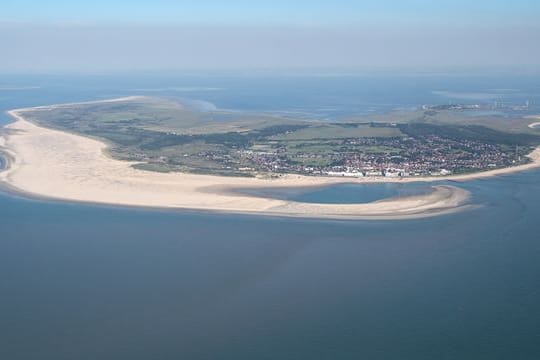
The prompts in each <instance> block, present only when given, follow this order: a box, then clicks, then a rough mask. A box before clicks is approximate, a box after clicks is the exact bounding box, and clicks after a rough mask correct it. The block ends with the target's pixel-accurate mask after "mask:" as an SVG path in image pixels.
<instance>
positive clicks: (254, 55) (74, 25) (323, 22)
mask: <svg viewBox="0 0 540 360" xmlns="http://www.w3.org/2000/svg"><path fill="white" fill-rule="evenodd" d="M538 19H540V0H489V1H488V0H452V1H449V0H369V1H362V0H334V1H319V0H310V1H308V0H273V1H261V0H250V1H247V0H229V1H226V0H221V1H218V0H190V1H182V0H152V1H143V0H129V1H128V0H116V1H114V0H92V1H90V0H85V1H76V0H69V1H68V0H0V47H1V48H3V49H12V50H14V51H11V52H9V56H2V57H0V72H2V71H3V72H6V71H7V72H10V71H11V72H25V71H40V72H47V71H55V72H58V71H78V72H88V71H115V70H120V69H122V70H162V69H178V70H182V69H193V68H202V69H222V68H224V69H232V68H234V69H251V68H253V69H256V68H290V67H294V68H332V69H353V68H375V67H385V68H388V67H415V68H422V67H431V68H433V67H441V68H444V67H460V66H467V67H469V66H472V67H486V66H490V67H493V66H495V67H497V66H501V67H502V66H505V67H506V66H513V67H519V66H533V67H540V25H539V21H538Z"/></svg>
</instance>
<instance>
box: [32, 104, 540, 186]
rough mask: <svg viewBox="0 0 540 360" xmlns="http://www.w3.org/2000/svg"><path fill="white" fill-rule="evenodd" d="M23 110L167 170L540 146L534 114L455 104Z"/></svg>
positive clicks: (305, 164)
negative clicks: (346, 115) (474, 111)
mask: <svg viewBox="0 0 540 360" xmlns="http://www.w3.org/2000/svg"><path fill="white" fill-rule="evenodd" d="M24 116H25V117H26V118H27V119H28V120H30V121H32V122H34V123H36V124H38V125H42V126H45V127H50V128H54V129H59V130H63V131H68V132H72V133H76V134H82V135H85V136H88V137H92V138H97V139H99V140H103V141H105V142H107V143H108V145H109V148H108V151H109V153H110V155H111V156H112V157H114V158H117V159H122V160H130V161H135V162H138V164H136V165H134V166H135V167H138V168H142V169H146V170H151V171H159V172H171V171H182V172H194V173H211V174H220V175H235V176H253V175H255V174H258V173H268V172H296V173H305V172H306V171H307V172H309V173H314V174H316V173H321V171H322V169H329V168H333V167H340V166H341V167H343V166H346V165H347V164H351V163H354V161H356V162H357V163H362V161H363V162H364V163H365V162H366V161H371V162H372V163H373V164H382V163H388V162H389V159H390V160H392V159H397V158H402V159H403V158H404V157H409V158H415V156H416V155H415V154H414V151H411V150H412V149H410V148H408V147H410V146H412V145H414V146H415V147H418V148H422V149H423V151H424V153H423V154H424V155H425V156H427V157H429V153H430V151H431V148H433V147H436V148H445V147H447V150H444V151H446V152H447V153H448V154H450V155H452V156H454V157H455V158H456V159H458V160H459V159H468V158H470V157H474V156H475V152H479V151H483V152H484V153H483V156H484V157H485V155H486V153H487V152H490V153H488V155H493V154H497V156H498V158H497V159H499V158H500V163H497V166H498V167H500V166H505V164H508V163H509V162H512V161H515V160H513V159H514V157H515V153H516V147H519V149H518V150H517V151H518V152H519V154H518V155H520V156H521V155H524V154H525V153H526V152H527V151H529V150H530V149H531V148H532V147H533V146H536V145H538V144H540V130H538V129H531V128H528V124H529V123H530V122H531V121H532V120H531V119H525V118H520V117H515V118H508V117H478V116H466V115H464V114H460V113H457V112H451V111H440V112H437V111H417V112H395V113H391V114H385V115H374V116H369V117H361V118H360V117H357V118H350V119H346V120H344V121H340V122H323V121H316V120H313V121H306V120H298V119H291V118H284V117H279V116H274V115H271V114H255V113H243V112H231V111H200V110H197V109H194V108H191V107H190V106H189V105H186V104H184V103H182V102H180V101H177V100H175V99H169V98H151V97H140V98H137V99H135V100H130V101H122V102H110V103H107V102H101V103H87V104H72V105H65V106H52V107H43V108H34V109H32V110H29V111H26V112H25V113H24ZM410 139H413V140H414V141H413V142H411V140H410ZM411 144H412V145H411ZM445 149H446V148H445ZM456 149H458V150H456ZM478 149H483V150H478ZM457 152H460V153H457ZM499 153H500V154H499ZM501 154H502V155H501ZM437 156H441V155H440V152H438V153H437ZM492 157H493V156H492ZM488 160H493V159H492V158H489V159H488ZM392 161H394V160H392ZM460 161H461V160H460ZM486 161H487V160H485V161H484V162H486ZM400 162H403V161H402V160H400ZM398 164H399V162H398ZM486 164H487V163H486ZM359 166H360V165H359ZM479 166H480V165H479ZM465 168H466V166H465ZM471 169H472V170H474V168H471Z"/></svg>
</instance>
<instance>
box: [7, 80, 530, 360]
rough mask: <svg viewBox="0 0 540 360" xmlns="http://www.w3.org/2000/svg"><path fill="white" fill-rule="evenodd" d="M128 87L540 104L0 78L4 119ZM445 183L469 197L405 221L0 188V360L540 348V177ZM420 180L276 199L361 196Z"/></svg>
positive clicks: (452, 96) (467, 88)
mask: <svg viewBox="0 0 540 360" xmlns="http://www.w3.org/2000/svg"><path fill="white" fill-rule="evenodd" d="M126 95H157V96H175V97H181V98H183V99H189V100H192V101H194V102H195V103H197V104H198V105H199V106H203V105H204V106H206V107H208V108H214V107H215V108H221V109H231V110H236V111H265V112H273V113H282V114H289V115H290V114H296V115H297V116H302V117H306V118H310V117H313V118H318V119H341V118H345V117H347V116H351V115H355V114H368V113H374V112H375V113H384V112H389V111H392V110H396V109H403V110H407V109H414V108H416V107H418V106H419V105H422V104H425V103H434V104H438V103H448V102H454V103H456V102H473V103H474V102H478V101H487V102H491V101H498V102H507V103H516V104H517V103H524V102H525V101H529V103H530V106H529V110H528V113H530V114H535V113H536V114H538V113H540V76H535V75H511V74H502V73H499V74H482V75H471V74H461V75H460V74H455V73H454V74H389V73H385V74H364V75H362V74H358V75H355V76H352V75H348V76H327V75H325V76H322V75H318V76H317V75H311V76H308V75H302V76H291V75H288V76H278V75H233V74H226V75H218V74H213V75H200V74H199V75H194V74H191V75H178V74H177V75H174V74H173V75H170V74H168V75H163V74H130V75H101V76H75V75H69V76H67V75H62V76H60V75H47V76H45V75H31V76H30V75H25V76H22V75H18V76H15V75H9V76H8V75H3V76H0V110H1V111H2V112H3V111H5V110H8V109H12V108H17V107H26V106H37V105H47V104H53V103H61V102H73V101H84V100H98V99H104V98H111V97H117V96H126ZM0 121H2V122H3V123H7V122H8V121H9V119H8V117H7V115H5V114H2V118H1V120H0ZM454 185H457V186H460V187H463V188H465V189H467V190H469V191H471V193H472V203H474V204H475V205H477V207H476V208H475V209H473V210H470V211H467V212H462V213H457V214H451V215H445V216H440V217H433V218H428V219H417V220H400V221H336V220H311V219H310V220H303V219H291V218H279V217H261V216H248V215H227V214H212V213H205V212H194V211H164V210H163V211H161V210H143V209H136V208H122V207H111V206H95V205H82V204H75V203H67V202H56V201H45V200H37V199H29V198H25V197H22V196H20V195H16V194H11V193H8V192H0V359H6V360H23V359H24V360H30V359H32V360H33V359H39V360H64V359H65V360H68V359H69V360H86V359H88V360H90V359H92V360H95V359H115V360H119V359H129V360H137V359H160V360H161V359H163V360H168V359H175V360H176V359H182V360H185V359H234V360H240V359H250V360H251V359H269V360H270V359H272V360H273V359H280V360H281V359H291V360H293V359H294V360H297V359H310V360H311V359H413V360H418V359H426V360H428V359H429V360H432V359H460V360H463V359H474V360H483V359H486V360H487V359H489V360H493V359H538V358H540V325H539V324H540V235H539V234H540V221H539V216H540V171H531V172H526V173H522V174H513V175H508V176H504V177H497V178H491V179H483V180H475V181H471V182H466V183H457V184H454ZM426 186H427V185H426V184H412V185H410V186H403V185H384V184H381V185H369V186H352V185H345V186H336V187H331V188H326V189H313V190H311V191H307V192H304V193H295V194H286V196H290V197H295V198H297V199H299V200H302V201H322V202H365V201H373V200H377V199H379V198H382V197H386V196H396V195H397V196H399V195H403V194H410V193H414V192H416V191H424V190H425V188H426ZM281 195H283V194H281Z"/></svg>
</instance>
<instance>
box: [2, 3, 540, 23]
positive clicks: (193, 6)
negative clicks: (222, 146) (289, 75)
mask: <svg viewBox="0 0 540 360" xmlns="http://www.w3.org/2000/svg"><path fill="white" fill-rule="evenodd" d="M1 3H2V5H0V9H1V10H2V11H0V19H1V20H3V21H15V22H24V21H42V22H70V23H73V22H85V23H102V22H111V21H120V22H123V23H126V22H127V23H129V22H133V23H156V22H160V23H163V22H167V23H184V24H185V23H190V24H193V23H199V24H208V23H212V24H216V23H220V24H235V25H238V24H260V23H261V22H262V23H292V24H294V23H299V24H312V25H321V24H325V25H328V24H343V23H345V24H358V23H363V22H370V23H372V22H381V21H382V22H391V21H400V22H430V21H444V22H448V23H461V22H469V23H470V22H480V23H481V24H483V25H490V24H491V25H495V24H496V23H498V24H500V22H501V21H502V22H503V23H515V22H524V21H527V22H532V21H535V20H536V19H537V16H538V14H539V12H540V1H538V0H451V1H450V0H377V1H375V0H368V1H365V0H364V1H362V0H334V1H321V0H273V1H261V0H198V1H194V0H189V1H185V0H184V1H183V0H152V1H149V0H92V1H89V0H85V1H77V0H46V1H44V0H2V2H1Z"/></svg>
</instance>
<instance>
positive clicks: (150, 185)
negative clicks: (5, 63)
mask: <svg viewBox="0 0 540 360" xmlns="http://www.w3.org/2000/svg"><path fill="white" fill-rule="evenodd" d="M122 100H124V99H122ZM57 106H61V105H57ZM42 108H43V107H42ZM24 111H25V109H19V110H12V111H10V112H9V114H10V115H11V116H13V117H14V118H15V119H16V121H15V122H13V123H11V124H9V125H7V126H6V131H5V134H4V135H3V136H2V137H0V147H1V149H2V151H3V152H4V153H6V154H7V158H8V159H9V161H8V166H7V169H6V170H4V171H3V172H1V173H0V182H3V183H4V184H5V185H7V186H9V187H11V188H13V189H16V190H18V191H21V192H24V193H26V194H30V195H34V196H39V197H45V198H51V199H62V200H70V201H80V202H90V203H99V204H115V205H126V206H144V207H156V208H179V209H196V210H210V211H221V212H230V213H250V214H267V215H277V216H299V217H315V218H353V219H401V218H411V217H427V216H435V215H439V214H445V213H449V212H455V211H461V210H464V209H468V208H470V205H468V204H467V201H468V198H469V194H468V192H467V191H465V190H463V189H460V188H459V187H455V186H441V185H436V184H435V183H434V186H433V189H434V190H433V191H432V192H431V193H429V194H424V195H418V196H411V197H400V198H391V199H385V200H381V201H376V202H372V203H367V204H314V203H300V202H294V201H287V200H278V199H270V198H264V197H258V196H251V195H242V194H238V193H235V192H233V191H232V190H234V189H236V188H243V189H246V188H274V187H310V186H325V185H331V184H338V183H376V182H402V183H403V182H416V181H429V182H436V181H441V180H460V181H465V180H470V179H476V178H482V177H488V176H494V175H503V174H507V173H512V172H516V171H523V170H528V169H532V168H535V167H538V166H540V148H538V149H536V150H535V151H534V152H533V153H531V154H530V157H531V159H532V160H533V162H531V163H530V164H526V165H521V166H516V167H512V168H506V169H497V170H493V171H487V172H481V173H477V174H470V175H461V176H447V177H428V178H417V177H415V178H412V177H411V178H403V179H398V178H382V177H381V178H375V177H373V178H353V179H352V178H339V177H336V178H334V177H308V176H299V175H285V176H282V177H280V178H277V179H268V178H240V177H221V176H211V175H195V174H185V173H157V172H150V171H144V170H138V169H134V168H133V167H132V166H131V165H133V163H130V162H126V161H119V160H115V159H112V158H110V157H108V156H106V155H105V152H104V150H105V148H106V145H105V144H104V143H103V142H100V141H97V140H94V139H90V138H86V137H83V136H79V135H74V134H70V133H66V132H62V131H57V130H52V129H48V128H43V127H39V126H36V125H35V124H33V123H31V122H29V121H27V120H25V119H24V117H23V114H24ZM209 189H213V190H212V191H209ZM216 189H219V191H216Z"/></svg>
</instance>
